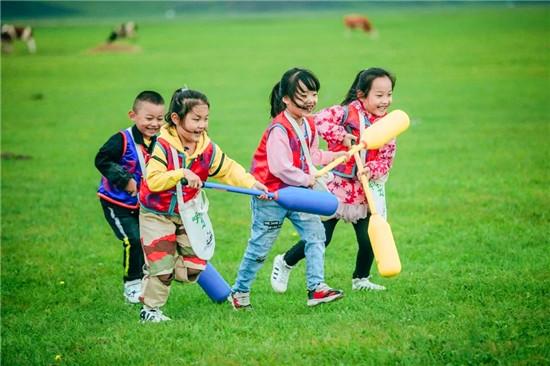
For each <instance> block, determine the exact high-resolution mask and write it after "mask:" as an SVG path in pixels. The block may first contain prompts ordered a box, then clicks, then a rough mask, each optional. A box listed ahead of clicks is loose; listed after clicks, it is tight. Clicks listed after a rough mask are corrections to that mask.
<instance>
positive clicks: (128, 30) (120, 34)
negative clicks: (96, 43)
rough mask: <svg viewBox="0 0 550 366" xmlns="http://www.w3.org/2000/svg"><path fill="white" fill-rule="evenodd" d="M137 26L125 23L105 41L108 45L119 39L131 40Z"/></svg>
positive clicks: (132, 23)
mask: <svg viewBox="0 0 550 366" xmlns="http://www.w3.org/2000/svg"><path fill="white" fill-rule="evenodd" d="M137 28H138V27H137V24H136V23H134V22H125V23H122V24H121V25H120V26H118V27H117V28H116V29H114V30H113V31H112V32H111V35H110V36H109V38H108V39H107V42H108V43H112V42H114V41H116V40H117V39H121V38H133V37H135V35H136V32H137Z"/></svg>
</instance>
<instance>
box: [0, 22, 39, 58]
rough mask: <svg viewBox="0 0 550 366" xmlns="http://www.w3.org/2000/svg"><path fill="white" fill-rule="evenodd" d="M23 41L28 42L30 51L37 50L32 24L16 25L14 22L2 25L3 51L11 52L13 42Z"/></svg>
mask: <svg viewBox="0 0 550 366" xmlns="http://www.w3.org/2000/svg"><path fill="white" fill-rule="evenodd" d="M15 41H23V42H25V43H26V44H27V49H28V50H29V52H30V53H35V52H36V42H35V40H34V38H33V31H32V28H31V27H30V26H24V27H21V26H15V25H12V24H3V25H2V52H4V53H11V52H12V51H13V43H14V42H15Z"/></svg>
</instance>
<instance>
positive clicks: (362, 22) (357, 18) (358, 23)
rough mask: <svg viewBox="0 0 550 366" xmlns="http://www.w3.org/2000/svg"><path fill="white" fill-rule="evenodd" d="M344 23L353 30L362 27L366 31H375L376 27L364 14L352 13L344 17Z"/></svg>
mask: <svg viewBox="0 0 550 366" xmlns="http://www.w3.org/2000/svg"><path fill="white" fill-rule="evenodd" d="M344 25H345V26H346V28H349V29H351V30H354V29H362V30H363V31H364V32H366V33H371V32H372V31H374V27H373V26H372V23H371V22H370V20H369V19H368V18H367V17H366V16H363V15H359V14H350V15H346V16H345V17H344Z"/></svg>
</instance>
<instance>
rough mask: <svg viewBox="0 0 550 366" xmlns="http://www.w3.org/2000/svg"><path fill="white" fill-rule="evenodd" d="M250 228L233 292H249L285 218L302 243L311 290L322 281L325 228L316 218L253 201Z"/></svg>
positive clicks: (267, 202) (270, 202) (256, 200)
mask: <svg viewBox="0 0 550 366" xmlns="http://www.w3.org/2000/svg"><path fill="white" fill-rule="evenodd" d="M251 206H252V229H251V234H250V239H249V240H248V246H247V247H246V251H245V253H244V257H243V259H242V261H241V266H240V267H239V273H238V274H237V279H236V280H235V284H234V285H233V288H232V290H233V292H249V291H250V287H251V285H252V282H253V281H254V279H255V278H256V273H257V272H258V270H259V269H260V268H261V267H262V265H263V263H264V262H265V259H266V257H267V254H268V253H269V250H270V249H271V247H272V246H273V243H274V242H275V240H276V239H277V236H278V235H279V232H280V231H281V227H282V225H283V221H284V219H285V217H286V218H288V219H289V220H290V222H292V225H294V227H295V228H296V231H298V234H299V235H300V238H301V239H302V240H303V241H304V242H305V255H306V283H307V288H308V290H314V289H315V288H316V287H317V285H318V284H319V283H321V282H324V255H325V229H324V227H323V224H321V219H320V218H319V216H317V215H312V214H306V213H302V212H296V211H289V210H286V209H284V208H282V207H281V206H279V205H278V204H277V203H276V202H275V201H263V200H260V199H258V198H256V197H253V198H252V203H251Z"/></svg>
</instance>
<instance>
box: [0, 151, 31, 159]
mask: <svg viewBox="0 0 550 366" xmlns="http://www.w3.org/2000/svg"><path fill="white" fill-rule="evenodd" d="M1 156H2V160H29V159H32V156H30V155H23V154H15V153H12V152H9V151H4V152H2V155H1Z"/></svg>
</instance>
